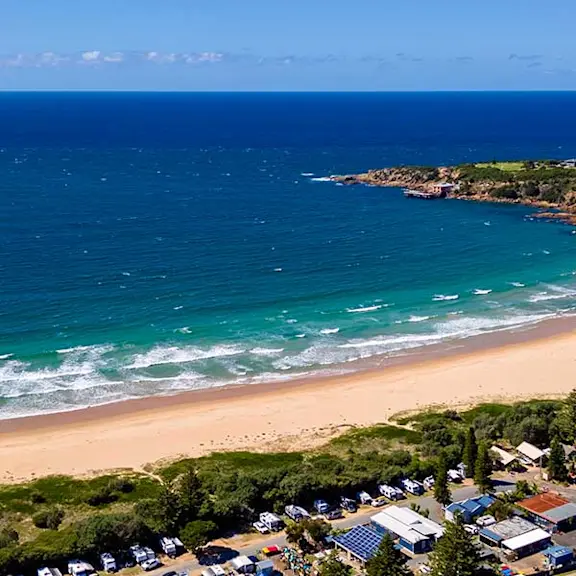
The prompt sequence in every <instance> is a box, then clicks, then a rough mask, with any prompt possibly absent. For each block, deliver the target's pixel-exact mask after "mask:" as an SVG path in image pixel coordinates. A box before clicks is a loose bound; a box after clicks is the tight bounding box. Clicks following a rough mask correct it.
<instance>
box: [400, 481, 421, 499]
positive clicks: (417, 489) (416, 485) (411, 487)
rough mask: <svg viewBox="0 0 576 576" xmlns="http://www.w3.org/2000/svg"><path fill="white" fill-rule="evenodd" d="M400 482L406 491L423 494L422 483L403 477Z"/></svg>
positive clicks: (415, 494)
mask: <svg viewBox="0 0 576 576" xmlns="http://www.w3.org/2000/svg"><path fill="white" fill-rule="evenodd" d="M400 483H401V484H402V488H404V490H405V491H406V492H409V493H410V494H413V495H414V496H420V495H421V494H424V486H422V484H421V483H420V482H417V481H416V480H411V479H410V478H404V480H402V481H401V482H400Z"/></svg>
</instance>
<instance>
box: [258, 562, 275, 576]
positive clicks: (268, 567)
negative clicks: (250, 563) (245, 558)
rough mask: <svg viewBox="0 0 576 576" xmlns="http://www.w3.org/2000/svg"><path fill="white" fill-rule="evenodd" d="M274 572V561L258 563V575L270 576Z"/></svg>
mask: <svg viewBox="0 0 576 576" xmlns="http://www.w3.org/2000/svg"><path fill="white" fill-rule="evenodd" d="M273 572H274V562H272V560H261V561H260V562H256V574H259V575H260V576H270V575H271V574H272V573H273Z"/></svg>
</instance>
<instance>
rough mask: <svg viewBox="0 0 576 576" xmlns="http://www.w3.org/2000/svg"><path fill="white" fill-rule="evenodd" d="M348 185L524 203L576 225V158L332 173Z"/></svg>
mask: <svg viewBox="0 0 576 576" xmlns="http://www.w3.org/2000/svg"><path fill="white" fill-rule="evenodd" d="M331 179H332V180H334V181H336V182H340V183H342V184H345V185H355V184H366V185H371V186H384V187H399V188H404V189H407V190H415V191H418V192H423V193H425V194H427V195H429V196H431V197H439V198H441V197H446V198H457V199H460V200H474V201H479V202H504V203H508V204H523V205H526V206H531V207H533V208H535V209H538V210H539V212H538V213H536V214H535V216H536V217H538V218H547V219H553V220H562V221H564V222H569V223H570V224H575V225H576V166H575V163H574V161H572V160H567V161H555V160H543V161H530V160H529V161H520V162H490V163H478V164H461V165H458V166H444V167H439V168H434V167H426V166H397V167H392V168H382V169H379V170H369V171H368V172H365V173H362V174H348V175H343V176H332V177H331Z"/></svg>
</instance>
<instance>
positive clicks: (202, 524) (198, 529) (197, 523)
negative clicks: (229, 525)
mask: <svg viewBox="0 0 576 576" xmlns="http://www.w3.org/2000/svg"><path fill="white" fill-rule="evenodd" d="M217 529H218V527H217V526H216V524H215V523H214V522H211V521H210V520H194V521H193V522H189V523H188V524H186V526H184V528H183V529H182V530H181V531H180V540H182V543H183V544H184V546H185V547H186V548H187V549H188V550H190V551H191V552H193V553H194V554H198V551H199V550H200V549H201V548H202V547H204V546H206V544H208V542H210V540H211V539H212V537H213V536H214V535H215V534H216V531H217Z"/></svg>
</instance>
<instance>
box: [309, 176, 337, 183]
mask: <svg viewBox="0 0 576 576" xmlns="http://www.w3.org/2000/svg"><path fill="white" fill-rule="evenodd" d="M310 180H312V182H331V181H332V179H331V178H330V177H329V176H319V177H318V178H310Z"/></svg>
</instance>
